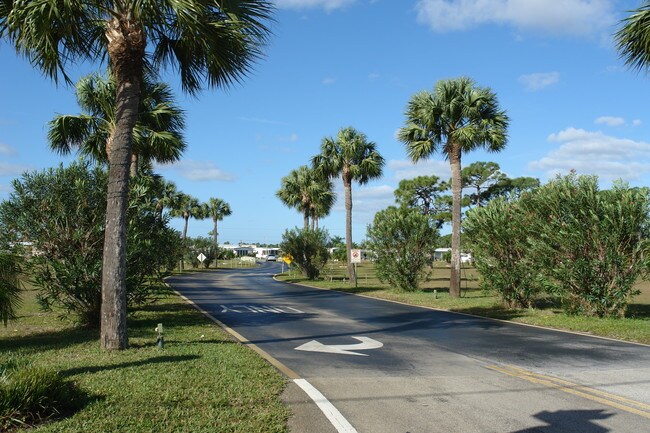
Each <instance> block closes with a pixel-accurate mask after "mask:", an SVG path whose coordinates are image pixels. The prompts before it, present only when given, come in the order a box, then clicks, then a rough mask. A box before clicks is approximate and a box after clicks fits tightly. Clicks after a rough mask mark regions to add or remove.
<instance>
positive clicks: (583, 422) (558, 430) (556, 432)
mask: <svg viewBox="0 0 650 433" xmlns="http://www.w3.org/2000/svg"><path fill="white" fill-rule="evenodd" d="M613 415H614V414H613V413H609V412H606V411H605V410H604V409H597V410H558V411H555V412H549V411H543V412H539V413H537V414H535V415H533V416H534V417H535V418H537V419H538V420H540V421H543V422H545V423H546V424H547V425H544V426H537V427H530V428H526V429H523V430H517V431H514V432H511V433H542V432H543V433H566V432H580V433H607V432H609V431H610V430H609V429H608V428H605V427H603V426H600V425H598V424H594V423H593V421H595V420H601V419H607V418H609V417H611V416H613Z"/></svg>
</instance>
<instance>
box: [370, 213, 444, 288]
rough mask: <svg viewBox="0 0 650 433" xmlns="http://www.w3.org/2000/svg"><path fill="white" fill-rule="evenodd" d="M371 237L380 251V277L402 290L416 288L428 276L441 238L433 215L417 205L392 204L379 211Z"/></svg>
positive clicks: (376, 261) (378, 257)
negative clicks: (427, 270) (428, 270)
mask: <svg viewBox="0 0 650 433" xmlns="http://www.w3.org/2000/svg"><path fill="white" fill-rule="evenodd" d="M367 237H368V246H369V248H370V249H372V250H373V252H374V253H375V255H376V259H375V269H376V272H377V277H378V278H379V279H380V280H381V281H387V282H389V283H390V284H392V285H394V286H397V287H399V288H400V289H402V290H416V289H417V288H418V283H419V281H421V280H422V279H424V278H426V276H427V274H426V269H427V267H428V265H430V263H431V260H432V257H433V252H434V251H435V245H436V240H437V238H438V230H437V229H436V227H435V226H434V225H433V223H432V221H431V219H430V218H429V217H428V216H426V215H422V214H421V213H420V212H419V211H418V210H416V209H411V208H404V207H400V208H396V207H393V206H391V207H389V208H387V209H385V210H383V211H380V212H377V214H375V219H374V221H373V224H372V225H371V226H369V227H368V231H367Z"/></svg>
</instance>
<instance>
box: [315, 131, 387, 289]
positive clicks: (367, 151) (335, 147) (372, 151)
mask: <svg viewBox="0 0 650 433" xmlns="http://www.w3.org/2000/svg"><path fill="white" fill-rule="evenodd" d="M311 162H312V166H313V167H314V169H315V170H318V171H319V172H321V173H323V174H325V175H326V176H329V177H330V178H335V177H338V176H341V179H342V180H343V189H344V191H345V238H346V247H347V258H348V275H349V277H350V282H351V283H352V284H356V281H357V276H356V275H355V273H354V266H353V264H352V257H351V256H352V181H357V182H358V183H359V184H360V185H364V184H366V183H368V182H369V181H370V180H372V179H376V178H378V177H381V174H382V169H383V167H384V163H385V161H384V158H383V157H382V156H381V155H380V154H379V152H377V145H376V144H375V143H374V142H372V141H368V138H367V137H366V136H365V134H363V133H361V132H359V131H357V130H356V129H354V128H352V127H347V128H343V129H341V130H340V131H339V132H338V134H337V135H336V138H331V137H327V138H324V139H323V141H322V143H321V153H320V154H318V155H316V156H314V157H313V158H312V161H311Z"/></svg>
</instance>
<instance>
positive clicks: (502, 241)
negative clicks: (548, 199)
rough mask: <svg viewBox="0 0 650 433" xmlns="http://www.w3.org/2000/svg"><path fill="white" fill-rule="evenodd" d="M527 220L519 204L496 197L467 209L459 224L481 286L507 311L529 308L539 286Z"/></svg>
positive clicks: (537, 292)
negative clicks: (492, 291)
mask: <svg viewBox="0 0 650 433" xmlns="http://www.w3.org/2000/svg"><path fill="white" fill-rule="evenodd" d="M527 219H529V218H527V216H526V214H525V213H524V212H523V211H522V209H521V205H520V204H519V203H517V202H508V201H506V200H505V199H503V198H497V199H495V200H493V201H491V202H490V203H489V204H488V205H487V206H485V207H476V208H474V209H472V210H470V211H469V212H468V213H467V218H466V219H465V221H464V222H463V233H464V235H465V236H466V238H467V240H468V241H469V243H470V244H471V245H472V250H473V252H474V258H475V266H476V268H477V269H478V270H479V271H480V273H481V276H482V277H483V278H482V280H481V285H482V286H483V288H484V289H486V290H490V289H493V290H494V291H496V293H497V295H498V296H499V297H500V298H501V301H502V302H503V303H504V304H505V305H506V306H507V307H509V308H530V307H531V306H532V305H533V302H534V300H535V298H536V297H537V295H538V294H539V292H540V291H541V287H542V284H541V282H542V280H541V279H540V273H539V269H537V268H538V266H537V263H536V261H535V260H534V258H533V257H532V254H531V251H530V244H529V242H528V237H529V226H528V222H527Z"/></svg>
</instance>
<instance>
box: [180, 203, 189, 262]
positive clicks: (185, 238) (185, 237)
mask: <svg viewBox="0 0 650 433" xmlns="http://www.w3.org/2000/svg"><path fill="white" fill-rule="evenodd" d="M183 219H184V220H185V226H184V227H183V255H185V251H186V249H187V226H188V223H189V221H190V214H189V213H187V212H185V213H183ZM180 268H181V271H182V270H184V269H185V259H184V258H183V256H181V266H180Z"/></svg>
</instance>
